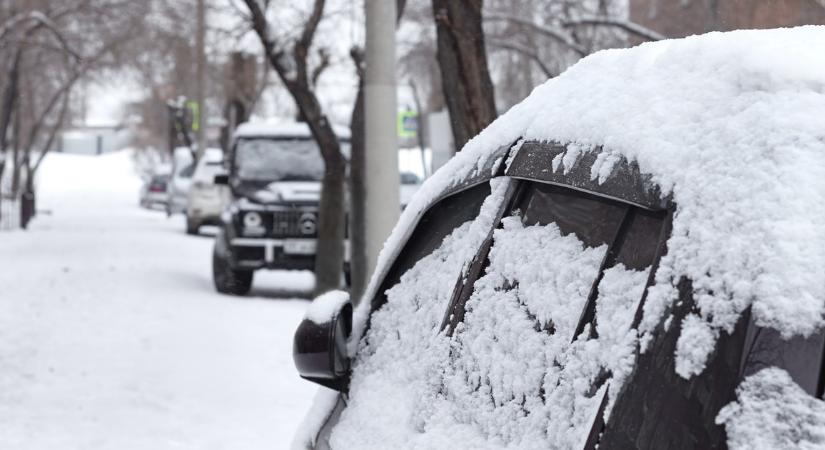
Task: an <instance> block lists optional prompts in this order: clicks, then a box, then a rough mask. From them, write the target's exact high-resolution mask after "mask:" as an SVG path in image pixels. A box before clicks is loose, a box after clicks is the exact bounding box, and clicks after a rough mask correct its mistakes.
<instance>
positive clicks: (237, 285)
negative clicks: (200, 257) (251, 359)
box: [212, 252, 254, 295]
mask: <svg viewBox="0 0 825 450" xmlns="http://www.w3.org/2000/svg"><path fill="white" fill-rule="evenodd" d="M253 273H254V272H253V271H251V270H235V269H233V268H232V266H230V265H229V261H228V260H227V259H226V258H225V257H222V256H221V255H219V254H218V252H213V253H212V281H213V283H214V284H215V289H216V290H217V291H218V292H220V293H221V294H231V295H246V294H247V293H249V289H250V288H252V275H253Z"/></svg>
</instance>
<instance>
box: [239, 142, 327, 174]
mask: <svg viewBox="0 0 825 450" xmlns="http://www.w3.org/2000/svg"><path fill="white" fill-rule="evenodd" d="M234 156H235V160H234V165H235V169H236V171H237V175H238V177H239V178H241V179H242V180H249V181H254V180H259V181H320V180H321V178H322V177H323V176H324V159H323V157H322V156H321V151H320V149H319V148H318V144H316V143H315V141H313V140H312V139H307V138H295V139H286V138H285V139H271V138H243V139H239V140H238V142H237V144H236V147H235V155H234Z"/></svg>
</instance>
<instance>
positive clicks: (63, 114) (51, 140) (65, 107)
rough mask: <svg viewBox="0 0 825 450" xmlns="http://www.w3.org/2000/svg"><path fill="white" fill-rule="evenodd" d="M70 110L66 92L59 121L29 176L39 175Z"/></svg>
mask: <svg viewBox="0 0 825 450" xmlns="http://www.w3.org/2000/svg"><path fill="white" fill-rule="evenodd" d="M68 109H69V93H68V92H66V93H65V95H64V96H63V104H62V105H61V106H60V113H59V114H58V117H57V121H56V122H55V123H54V125H53V126H52V128H51V130H50V131H49V138H48V139H47V140H46V143H45V144H44V145H43V150H41V151H40V154H39V155H38V156H37V161H36V162H35V163H34V166H32V168H31V169H30V170H29V176H34V175H35V173H37V169H38V168H39V167H40V163H42V162H43V159H44V158H45V157H46V153H48V152H49V150H51V148H52V144H53V143H54V138H55V136H56V135H57V132H58V130H60V128H61V127H62V126H63V122H64V121H65V120H66V111H67V110H68Z"/></svg>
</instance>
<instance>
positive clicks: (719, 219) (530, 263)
mask: <svg viewBox="0 0 825 450" xmlns="http://www.w3.org/2000/svg"><path fill="white" fill-rule="evenodd" d="M813 41H816V42H819V43H822V44H823V45H825V28H823V27H802V28H796V29H781V30H757V31H737V32H731V33H710V34H708V35H703V36H692V37H689V38H685V39H681V40H672V41H661V42H655V43H648V44H643V45H641V46H638V47H635V48H632V49H621V50H610V51H604V52H598V53H596V54H593V55H591V56H588V57H587V58H585V59H583V60H582V61H580V62H579V63H577V64H576V65H575V66H573V67H571V68H569V69H568V70H567V71H566V72H565V73H563V74H562V75H560V76H558V77H556V78H554V79H552V80H549V81H548V82H547V83H545V84H544V85H542V86H539V87H537V88H536V89H534V90H533V92H532V93H531V94H530V96H529V97H528V98H527V99H525V100H524V101H523V102H522V103H520V104H518V105H516V106H514V107H513V108H511V109H510V110H509V111H508V112H507V113H505V114H504V115H503V116H501V117H500V118H498V119H497V120H496V121H494V122H493V123H492V124H490V125H489V126H488V127H487V128H486V129H485V130H483V131H482V132H481V133H480V134H479V135H478V136H476V137H475V138H473V139H471V140H470V141H469V142H468V143H467V144H466V145H465V146H464V148H463V149H462V150H461V151H460V152H459V153H458V154H456V156H455V157H454V158H453V159H452V160H450V161H449V162H448V163H447V164H446V165H445V166H444V167H442V168H441V169H439V170H438V171H437V172H436V173H435V174H434V175H433V176H432V177H431V178H430V179H428V181H427V182H425V183H424V185H422V187H421V189H420V190H419V192H418V193H417V194H416V196H415V197H414V198H413V200H412V201H411V202H410V205H409V206H408V207H407V209H406V210H405V211H404V213H403V214H402V217H401V220H400V221H399V223H398V225H397V226H396V229H395V230H394V232H393V233H392V234H391V235H390V238H389V239H388V241H387V242H386V244H385V246H384V251H383V252H382V254H381V256H380V257H379V262H378V264H377V267H378V268H377V269H376V272H375V273H374V274H373V277H372V279H371V281H370V285H369V288H368V289H367V290H366V293H365V295H364V296H363V297H361V298H360V299H353V300H352V302H351V303H349V302H347V301H345V300H346V298H345V297H342V296H332V295H327V296H322V297H319V298H318V299H317V300H316V302H313V304H312V305H311V306H310V308H309V310H308V312H307V315H306V319H305V320H304V321H303V322H302V324H301V325H300V326H299V328H298V330H297V332H296V334H295V341H294V350H293V354H294V357H295V362H296V366H297V368H298V371H299V373H300V374H301V376H303V377H304V378H305V379H308V380H311V381H314V382H317V383H319V384H322V385H324V386H326V387H327V388H331V389H333V390H334V391H329V390H327V389H322V390H319V393H318V396H317V397H316V401H315V404H314V406H313V408H312V409H311V411H310V413H309V414H308V416H307V422H306V424H307V426H305V427H304V428H303V429H302V431H301V432H299V434H298V436H297V440H296V441H295V447H298V448H301V447H303V448H315V449H326V448H331V449H333V450H339V449H347V448H359V449H382V448H460V449H554V450H555V449H573V450H582V449H595V448H598V449H600V450H603V449H621V450H625V449H630V450H633V449H638V450H642V449H644V450H652V449H677V450H678V449H684V450H688V449H725V448H730V449H734V450H745V449H747V450H751V449H759V450H763V449H764V450H768V449H770V450H773V449H783V450H784V449H800V448H805V449H814V448H816V449H821V448H825V401H823V394H825V357H824V356H823V355H825V332H824V331H823V330H825V283H823V280H825V234H823V233H822V230H823V229H825V213H823V211H825V195H823V192H825V184H823V180H825V131H823V130H824V129H823V127H822V125H821V123H820V122H818V121H814V120H813V119H812V118H813V117H817V118H819V117H822V116H825V89H823V86H825V78H823V76H822V74H823V73H824V72H823V71H822V70H808V68H810V67H817V68H821V67H823V64H825V59H823V58H822V54H821V52H815V51H813V50H812V47H811V42H813ZM330 392H332V393H330Z"/></svg>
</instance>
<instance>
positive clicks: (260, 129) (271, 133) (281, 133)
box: [235, 119, 350, 139]
mask: <svg viewBox="0 0 825 450" xmlns="http://www.w3.org/2000/svg"><path fill="white" fill-rule="evenodd" d="M332 128H333V130H334V131H335V134H336V135H337V136H338V137H339V138H340V139H349V137H350V131H349V128H347V127H343V126H340V125H333V126H332ZM249 137H271V138H311V137H312V133H311V132H310V130H309V126H308V125H307V124H306V123H305V122H293V121H284V120H281V119H268V120H263V121H257V122H244V123H242V124H240V125H238V127H237V128H236V129H235V138H236V139H237V138H249Z"/></svg>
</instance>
